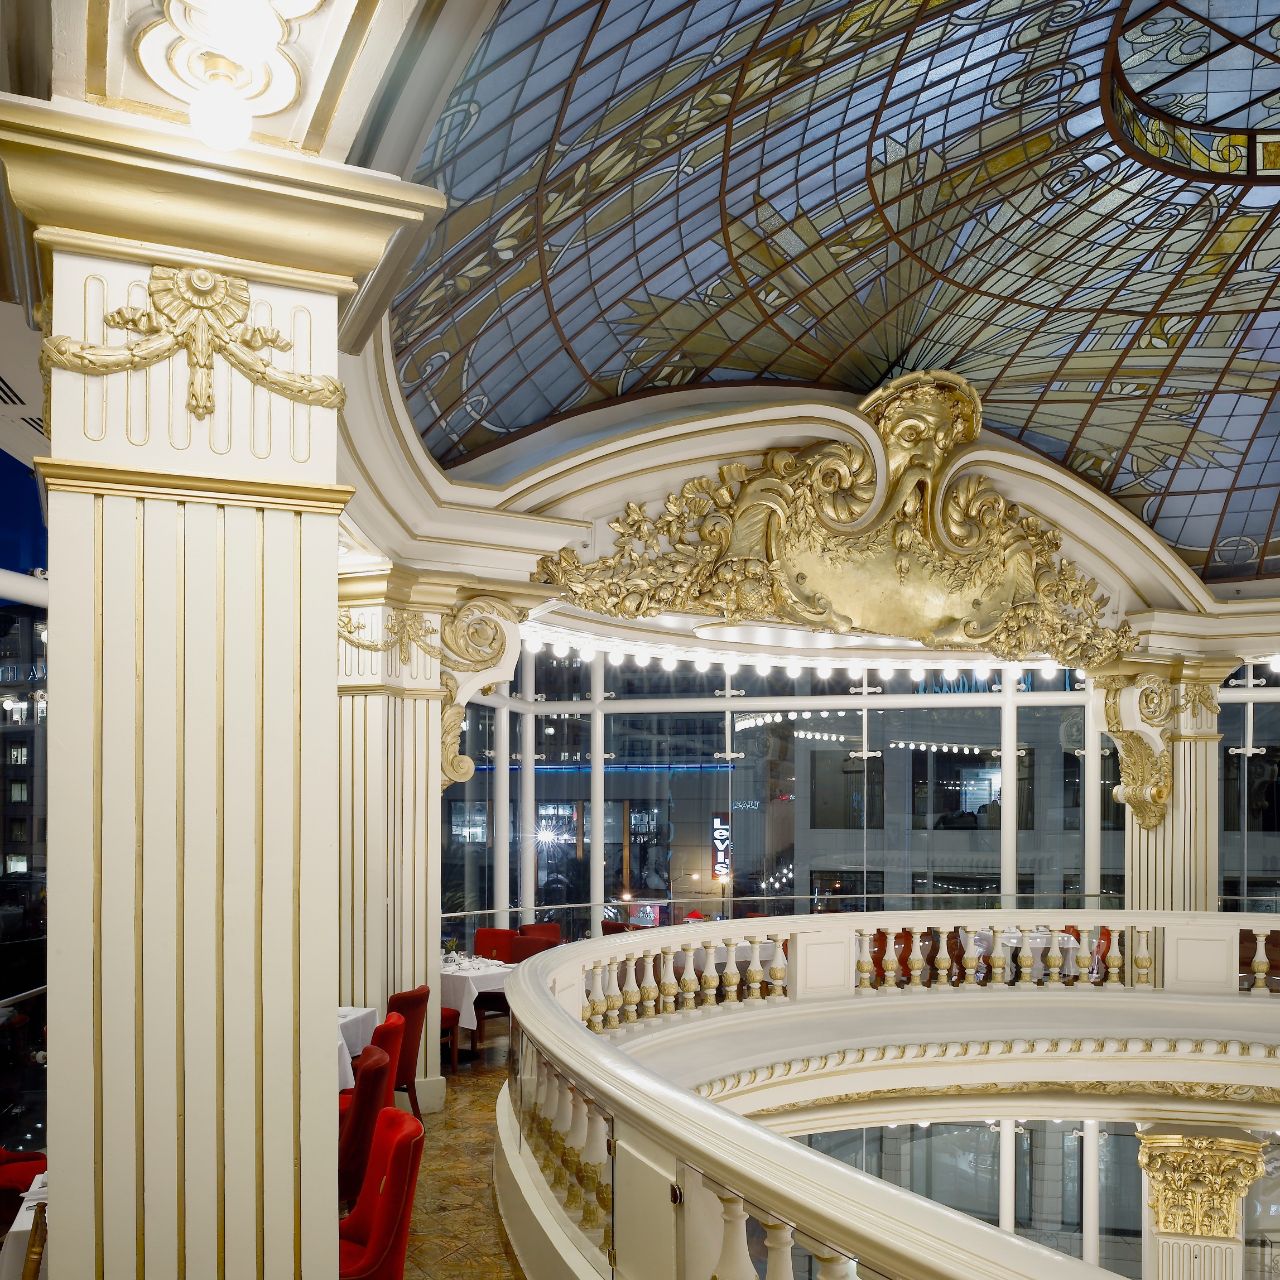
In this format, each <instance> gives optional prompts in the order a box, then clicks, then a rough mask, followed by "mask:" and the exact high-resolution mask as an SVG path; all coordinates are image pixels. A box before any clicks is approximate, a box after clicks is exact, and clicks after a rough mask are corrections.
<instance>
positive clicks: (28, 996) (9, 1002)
mask: <svg viewBox="0 0 1280 1280" xmlns="http://www.w3.org/2000/svg"><path fill="white" fill-rule="evenodd" d="M48 991H49V988H48V987H32V988H31V990H30V991H22V992H19V993H18V994H17V995H16V996H8V997H6V998H5V999H3V1000H0V1009H8V1008H11V1007H12V1006H13V1005H15V1004H21V1003H22V1002H23V1001H24V1000H34V999H35V997H36V996H42V995H46V994H47V993H48Z"/></svg>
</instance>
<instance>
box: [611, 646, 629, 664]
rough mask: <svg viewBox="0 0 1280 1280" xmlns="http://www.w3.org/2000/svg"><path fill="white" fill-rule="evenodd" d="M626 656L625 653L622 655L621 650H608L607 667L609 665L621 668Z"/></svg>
mask: <svg viewBox="0 0 1280 1280" xmlns="http://www.w3.org/2000/svg"><path fill="white" fill-rule="evenodd" d="M626 656H627V655H626V654H625V653H623V652H622V650H621V649H610V650H609V665H610V666H611V667H620V666H622V664H623V662H624V661H625V660H626Z"/></svg>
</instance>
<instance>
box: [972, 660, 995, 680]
mask: <svg viewBox="0 0 1280 1280" xmlns="http://www.w3.org/2000/svg"><path fill="white" fill-rule="evenodd" d="M973 678H974V679H975V680H990V679H991V664H990V663H989V662H979V663H977V664H976V665H975V666H974V668H973Z"/></svg>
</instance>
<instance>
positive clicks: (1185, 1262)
mask: <svg viewBox="0 0 1280 1280" xmlns="http://www.w3.org/2000/svg"><path fill="white" fill-rule="evenodd" d="M1138 1138H1139V1142H1140V1144H1141V1145H1140V1148H1139V1152H1138V1162H1139V1164H1141V1166H1142V1168H1143V1171H1144V1172H1145V1173H1146V1175H1147V1186H1148V1188H1149V1193H1150V1194H1149V1198H1148V1201H1147V1207H1148V1223H1149V1226H1150V1235H1151V1242H1152V1247H1153V1254H1154V1256H1148V1257H1147V1258H1146V1260H1145V1265H1144V1267H1143V1275H1144V1277H1145V1280H1232V1278H1234V1277H1238V1276H1240V1275H1242V1274H1243V1270H1244V1234H1243V1227H1242V1214H1241V1206H1242V1202H1243V1200H1244V1196H1245V1194H1246V1193H1247V1192H1248V1190H1249V1187H1250V1185H1251V1184H1252V1182H1253V1181H1254V1179H1256V1178H1259V1177H1261V1176H1262V1174H1263V1172H1264V1171H1265V1169H1264V1164H1263V1159H1262V1148H1263V1144H1262V1143H1261V1142H1258V1141H1256V1140H1255V1139H1253V1138H1252V1137H1251V1136H1250V1135H1249V1134H1247V1133H1245V1132H1243V1131H1239V1130H1236V1131H1227V1130H1219V1131H1208V1130H1206V1131H1202V1132H1200V1133H1194V1134H1193V1133H1179V1132H1176V1131H1170V1130H1168V1129H1166V1128H1163V1127H1162V1128H1153V1129H1150V1130H1148V1131H1146V1132H1144V1133H1140V1134H1139V1135H1138Z"/></svg>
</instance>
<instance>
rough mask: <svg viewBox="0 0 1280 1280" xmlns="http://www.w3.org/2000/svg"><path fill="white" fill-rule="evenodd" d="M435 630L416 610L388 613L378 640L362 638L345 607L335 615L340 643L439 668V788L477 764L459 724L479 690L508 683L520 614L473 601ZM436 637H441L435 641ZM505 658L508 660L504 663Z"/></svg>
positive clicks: (495, 601) (443, 617) (485, 599)
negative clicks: (416, 657) (418, 656)
mask: <svg viewBox="0 0 1280 1280" xmlns="http://www.w3.org/2000/svg"><path fill="white" fill-rule="evenodd" d="M439 617H440V625H439V627H438V628H437V627H436V626H435V624H434V623H432V622H431V621H430V620H429V618H428V616H427V614H426V613H425V612H424V611H422V610H420V609H408V608H392V609H390V610H388V612H387V615H386V621H385V622H384V624H383V632H382V638H381V639H379V640H374V639H371V638H369V637H367V636H365V635H363V634H362V633H363V631H364V629H365V624H364V623H363V622H361V621H359V620H358V619H356V618H354V617H353V616H352V614H351V610H350V609H349V608H342V609H339V610H338V639H339V640H341V641H343V642H344V643H346V644H349V645H351V646H352V647H354V648H356V649H363V650H364V651H365V652H367V653H390V652H392V651H394V652H395V653H396V655H397V656H398V658H399V659H400V662H401V663H402V664H407V663H408V662H409V661H410V659H411V658H412V657H413V653H414V651H415V650H417V651H418V652H420V653H422V654H424V655H425V656H426V657H428V658H431V659H433V660H434V661H435V662H436V663H437V664H438V666H437V672H438V680H439V688H440V689H441V690H442V691H443V694H444V699H443V705H442V709H441V712H440V748H441V761H440V788H441V790H443V789H444V788H445V787H447V786H449V784H450V783H453V782H466V781H468V780H469V779H470V778H471V777H472V775H473V774H474V773H475V769H476V765H475V761H474V760H473V759H472V758H471V757H470V756H468V755H466V754H464V753H463V751H462V725H463V721H464V719H465V717H466V708H467V700H468V698H469V697H470V695H471V693H472V692H474V691H475V690H476V689H478V688H488V687H490V686H491V685H493V684H497V683H499V682H500V681H502V680H506V679H508V678H510V675H511V670H510V669H509V668H511V667H512V666H513V664H514V657H515V655H518V653H519V647H518V644H517V645H514V646H513V645H512V644H511V640H512V638H513V637H514V635H515V627H516V625H517V624H518V623H519V622H520V618H521V614H520V611H519V610H518V609H516V608H515V607H514V606H513V605H510V604H508V603H507V602H506V601H505V600H501V599H499V598H498V597H496V596H476V597H475V598H473V599H471V600H468V601H466V602H465V603H463V604H461V605H458V606H456V607H455V608H452V609H448V610H446V611H444V612H443V613H441V614H440V615H439ZM436 637H439V638H438V639H437V638H436ZM504 659H505V660H506V661H505V663H504Z"/></svg>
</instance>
